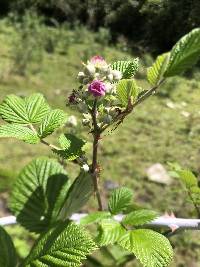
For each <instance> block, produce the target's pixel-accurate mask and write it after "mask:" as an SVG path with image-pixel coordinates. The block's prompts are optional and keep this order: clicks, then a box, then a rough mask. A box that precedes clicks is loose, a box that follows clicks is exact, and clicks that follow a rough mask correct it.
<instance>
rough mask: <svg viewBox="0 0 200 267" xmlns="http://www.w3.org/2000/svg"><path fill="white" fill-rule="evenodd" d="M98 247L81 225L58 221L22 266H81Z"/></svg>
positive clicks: (36, 245)
mask: <svg viewBox="0 0 200 267" xmlns="http://www.w3.org/2000/svg"><path fill="white" fill-rule="evenodd" d="M96 248H97V247H96V245H95V243H94V242H93V240H92V238H91V236H90V235H89V234H88V233H87V232H86V231H85V230H84V229H83V228H82V227H81V226H78V225H76V224H74V223H68V222H62V223H58V224H57V225H56V226H55V227H53V228H52V229H50V230H49V231H48V232H47V233H45V234H44V235H42V236H41V238H40V239H39V240H38V241H37V243H36V244H35V246H34V247H33V249H32V251H31V252H30V254H29V256H28V257H27V258H26V259H25V262H24V263H23V264H22V267H41V266H44V267H48V266H49V267H50V266H52V267H53V266H54V267H60V266H62V267H79V266H81V263H82V261H83V260H85V259H86V256H87V255H89V254H90V253H92V251H93V250H95V249H96Z"/></svg>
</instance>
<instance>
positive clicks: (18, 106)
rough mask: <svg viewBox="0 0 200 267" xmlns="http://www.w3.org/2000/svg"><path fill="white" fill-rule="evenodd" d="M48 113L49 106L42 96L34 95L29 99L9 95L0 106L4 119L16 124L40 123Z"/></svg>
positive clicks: (0, 112)
mask: <svg viewBox="0 0 200 267" xmlns="http://www.w3.org/2000/svg"><path fill="white" fill-rule="evenodd" d="M48 111H49V106H48V104H47V103H46V101H45V99H44V97H43V96H42V95H41V94H33V95H31V96H30V97H28V98H21V97H18V96H15V95H8V96H7V97H6V98H5V99H4V101H3V103H2V104H1V105H0V115H1V116H2V119H4V120H5V121H7V122H9V123H16V124H25V125H27V124H31V123H37V122H40V121H41V119H42V118H43V117H44V116H45V115H46V113H47V112H48Z"/></svg>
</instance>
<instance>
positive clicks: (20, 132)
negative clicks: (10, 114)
mask: <svg viewBox="0 0 200 267" xmlns="http://www.w3.org/2000/svg"><path fill="white" fill-rule="evenodd" d="M8 137H10V138H17V139H19V140H22V141H24V142H26V143H29V144H37V143H39V142H40V139H39V137H38V135H37V134H36V133H35V132H33V131H32V130H31V129H29V128H27V127H25V126H22V125H17V124H5V125H1V126H0V138H8Z"/></svg>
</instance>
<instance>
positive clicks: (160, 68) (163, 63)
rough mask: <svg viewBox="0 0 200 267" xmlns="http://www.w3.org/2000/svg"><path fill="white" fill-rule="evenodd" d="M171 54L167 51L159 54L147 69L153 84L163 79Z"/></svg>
mask: <svg viewBox="0 0 200 267" xmlns="http://www.w3.org/2000/svg"><path fill="white" fill-rule="evenodd" d="M169 55H170V54H169V53H165V54H162V55H160V56H158V57H157V58H156V61H155V62H154V63H153V65H152V66H151V67H150V68H148V69H147V79H148V81H149V83H150V84H151V85H153V86H155V85H158V84H159V82H160V81H161V80H162V78H163V74H164V72H165V70H166V68H167V64H168V61H169Z"/></svg>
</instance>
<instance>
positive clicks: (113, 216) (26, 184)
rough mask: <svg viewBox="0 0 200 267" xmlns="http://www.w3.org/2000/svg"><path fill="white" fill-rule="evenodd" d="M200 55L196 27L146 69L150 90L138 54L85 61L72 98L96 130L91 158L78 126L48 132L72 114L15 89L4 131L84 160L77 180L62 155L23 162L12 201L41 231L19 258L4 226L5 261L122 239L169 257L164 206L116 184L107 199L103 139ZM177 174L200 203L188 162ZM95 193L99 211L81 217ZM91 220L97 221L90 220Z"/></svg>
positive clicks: (80, 255) (145, 254)
mask: <svg viewBox="0 0 200 267" xmlns="http://www.w3.org/2000/svg"><path fill="white" fill-rule="evenodd" d="M199 55H200V29H194V30H193V31H191V32H190V33H189V34H187V35H186V36H184V37H183V38H182V39H181V40H180V41H178V42H177V44H176V45H175V46H174V47H173V48H172V50H171V51H170V52H168V53H165V54H163V55H160V56H158V57H157V59H156V61H155V63H154V64H153V65H152V67H150V68H149V69H148V70H147V79H148V82H149V83H150V85H151V86H152V87H151V88H150V89H149V90H143V88H141V87H139V86H138V85H137V81H136V79H134V76H135V74H136V72H137V71H138V68H139V60H138V58H136V59H133V60H130V61H117V62H114V63H112V64H108V63H107V62H106V61H105V60H104V59H103V58H102V57H100V56H94V57H93V58H92V59H90V60H89V61H88V62H87V63H83V69H82V71H81V72H79V73H78V80H79V82H80V86H79V87H78V88H77V89H75V90H73V92H72V93H71V94H70V96H69V98H68V104H69V105H70V106H73V107H74V108H75V109H77V110H79V111H80V112H81V114H82V122H83V125H84V126H85V127H87V129H88V132H89V134H90V135H91V137H92V138H93V146H92V160H91V162H90V160H89V159H88V158H89V157H88V155H87V153H86V151H85V144H86V142H85V141H84V140H82V139H80V138H79V137H77V136H75V135H73V134H72V133H63V134H61V135H60V137H59V139H58V144H56V145H54V144H51V143H49V141H48V136H50V135H51V134H53V132H55V130H57V129H58V128H59V127H61V126H62V125H63V124H64V123H65V122H66V114H65V112H64V111H63V110H60V109H52V108H51V107H50V106H49V105H48V103H47V102H46V100H45V98H44V97H43V96H42V95H41V94H39V93H36V94H32V95H31V96H29V97H24V98H21V97H18V96H15V95H8V96H7V97H6V98H5V99H4V100H3V102H2V104H1V105H0V115H1V118H2V119H3V120H4V121H5V123H4V124H2V125H1V126H0V137H1V138H6V137H11V138H17V139H19V140H22V141H24V142H26V143H29V144H39V143H40V144H43V145H46V146H48V147H49V148H50V149H51V150H52V152H53V153H54V155H56V157H58V158H59V159H62V162H63V161H65V160H66V161H71V162H73V163H74V164H77V165H78V166H79V167H80V173H79V175H78V177H77V178H76V179H75V180H74V181H73V182H72V181H71V180H70V177H69V176H70V174H68V173H67V172H66V170H65V169H64V167H63V166H62V165H61V164H60V163H59V162H58V161H56V160H55V159H49V158H46V157H40V158H37V159H34V160H33V161H32V162H30V163H29V164H28V165H27V166H25V167H24V168H23V170H22V171H21V173H20V174H19V176H18V178H17V179H16V182H15V185H14V186H13V191H12V194H11V199H10V209H11V211H12V212H13V214H14V215H15V216H16V218H17V222H18V223H20V224H21V225H22V226H24V227H25V228H26V229H27V230H29V231H30V232H34V233H37V234H38V236H39V237H38V240H37V241H36V242H35V244H34V246H33V248H32V249H31V251H30V254H29V255H28V256H27V258H26V259H25V260H24V261H23V262H20V263H19V262H18V260H17V258H16V253H15V249H14V246H13V243H12V240H11V238H10V237H9V235H8V234H7V233H6V231H5V230H4V229H3V228H2V227H1V228H0V248H2V247H3V249H0V266H4V267H15V266H23V267H25V266H26V267H36V266H37V267H48V266H50V267H61V266H62V267H64V266H74V267H75V266H80V265H81V264H82V262H83V260H84V259H86V258H87V256H89V255H90V254H91V253H92V252H93V251H94V250H97V249H100V248H101V247H105V246H108V245H115V244H118V245H119V246H121V247H122V248H123V249H124V250H127V251H129V252H130V253H132V254H134V255H135V257H136V258H137V259H138V260H140V262H141V263H142V264H143V266H146V267H156V266H157V267H161V266H162V267H164V266H168V265H169V264H170V262H171V260H172V256H173V252H172V247H171V245H170V242H169V240H168V239H167V237H166V236H165V235H164V234H162V233H161V231H160V228H159V227H157V228H156V229H157V230H156V231H155V229H154V230H152V229H151V225H152V224H151V223H152V221H155V219H156V218H157V217H158V213H157V212H155V211H152V210H147V209H144V208H142V209H141V208H139V207H137V208H136V206H135V205H134V204H133V195H132V191H131V190H130V189H128V188H126V187H122V188H117V189H115V190H114V191H113V192H112V194H111V196H110V198H109V200H108V203H107V204H105V203H102V199H101V198H102V197H101V192H100V190H99V182H100V181H99V180H100V179H99V177H100V176H99V174H100V166H99V163H98V145H99V141H100V139H101V135H102V133H103V132H104V131H106V130H107V129H108V128H110V129H111V130H115V129H116V127H118V126H119V125H121V124H122V122H123V120H124V119H125V118H126V116H128V115H129V114H130V113H131V112H132V111H134V109H135V108H136V107H137V105H139V104H141V103H142V102H143V101H144V100H146V99H147V98H148V97H149V96H151V95H153V94H155V93H156V91H157V90H158V88H159V87H160V86H161V85H162V83H163V82H164V81H165V80H166V79H167V78H168V77H171V76H174V75H179V74H181V73H183V72H184V71H185V70H186V69H188V68H189V67H191V66H192V65H193V64H194V63H195V62H197V60H198V58H199ZM60 162H61V161H60ZM176 174H177V175H178V176H179V177H182V180H183V181H184V183H185V184H186V188H187V190H188V192H189V195H191V196H192V199H193V202H194V203H197V199H198V201H199V198H200V197H199V196H200V193H199V187H198V185H197V182H196V180H195V179H193V178H191V177H190V178H191V179H192V180H191V181H192V182H191V181H190V182H189V178H188V176H187V175H186V173H184V172H183V171H181V170H176ZM92 195H95V196H96V199H97V201H98V211H96V212H91V213H89V214H88V215H86V216H79V217H81V219H80V218H79V219H78V220H76V216H77V214H76V213H77V212H80V211H81V208H82V207H83V206H84V205H85V204H86V203H87V201H88V200H89V198H90V197H91V196H92ZM197 195H198V196H197ZM194 198H195V200H194ZM195 205H197V204H195ZM74 220H75V221H76V223H75V222H74ZM91 224H93V225H94V226H95V225H96V226H97V227H96V228H95V227H90V225H91ZM157 226H159V225H158V224H157ZM86 227H87V230H86ZM154 227H155V225H154ZM177 227H178V226H177ZM94 229H95V230H94Z"/></svg>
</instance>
